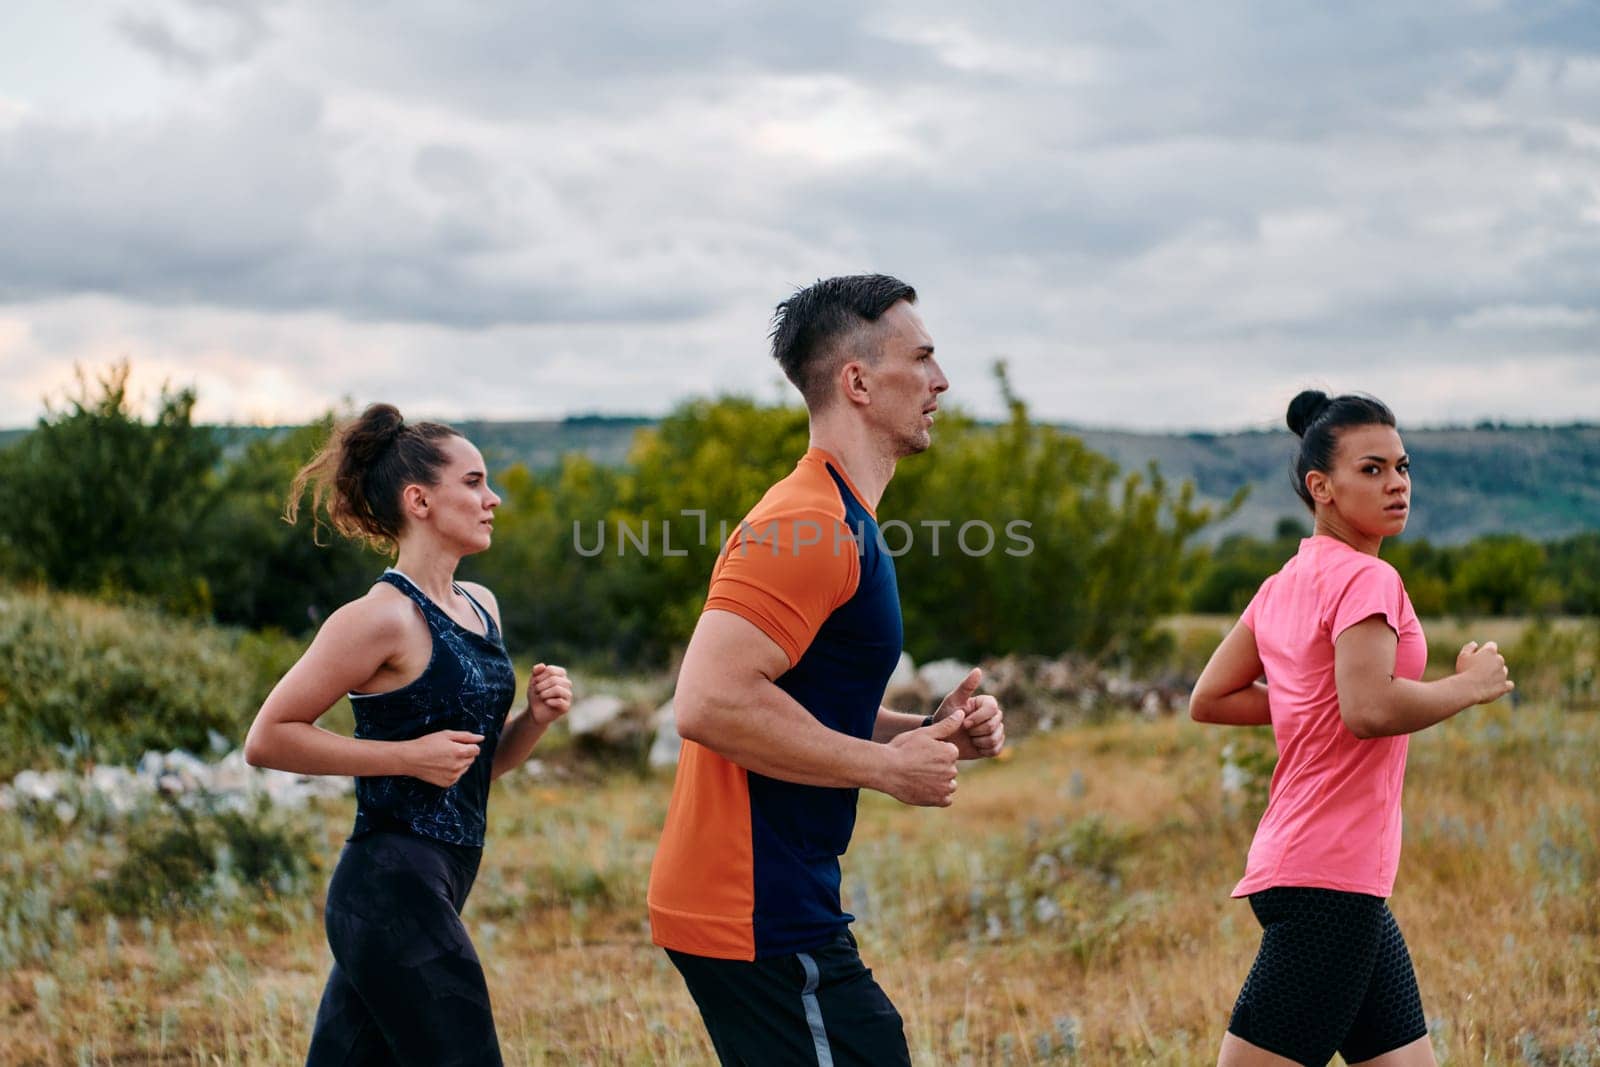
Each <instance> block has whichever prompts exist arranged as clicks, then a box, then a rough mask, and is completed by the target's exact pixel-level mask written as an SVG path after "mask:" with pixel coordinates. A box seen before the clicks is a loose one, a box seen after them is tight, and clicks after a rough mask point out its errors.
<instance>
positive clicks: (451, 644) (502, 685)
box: [350, 570, 517, 847]
mask: <svg viewBox="0 0 1600 1067" xmlns="http://www.w3.org/2000/svg"><path fill="white" fill-rule="evenodd" d="M378 581H380V582H387V583H388V584H390V585H392V586H394V587H395V588H396V589H398V590H400V591H401V592H402V593H404V594H406V595H407V596H408V597H410V598H411V599H412V601H413V602H414V603H415V604H416V605H417V608H418V609H419V610H420V611H421V612H422V617H423V619H424V620H426V622H427V624H428V634H429V636H430V637H432V638H433V653H432V655H431V656H430V658H429V660H428V665H427V667H425V668H424V669H423V671H422V674H421V675H419V676H418V677H417V678H416V679H415V680H413V681H411V682H408V683H407V684H405V685H403V686H401V687H400V688H399V689H393V690H390V691H389V692H387V693H351V694H350V707H351V708H352V709H353V710H354V712H355V720H356V731H355V735H356V736H357V737H359V738H365V739H371V740H375V741H409V740H411V739H412V738H416V737H422V736H424V735H426V734H431V733H434V732H435V731H438V730H468V731H471V732H472V733H475V734H482V735H483V742H482V743H481V744H480V746H479V753H478V758H477V759H476V760H474V761H473V764H472V766H471V767H469V768H468V769H467V773H466V774H463V775H462V776H461V777H460V778H458V779H457V780H456V783H455V784H454V785H452V786H450V787H448V788H440V787H439V786H436V785H430V784H428V783H427V782H424V781H423V780H422V779H420V778H411V777H408V776H400V775H395V776H381V777H368V778H357V779H356V823H355V829H354V830H352V831H351V833H350V837H351V839H352V840H353V839H355V838H358V837H362V836H364V835H366V834H369V833H372V832H374V831H377V830H390V831H398V832H400V833H410V834H417V835H420V836H422V837H427V838H431V839H433V840H435V841H443V842H445V843H446V844H451V845H470V846H475V847H481V846H482V845H483V831H484V823H485V815H486V812H487V809H488V801H489V775H490V769H491V768H492V767H493V766H494V750H495V745H496V743H497V742H498V741H499V739H500V729H501V727H503V726H504V725H505V721H506V713H507V712H509V711H510V710H511V701H512V699H513V697H514V696H515V695H516V689H517V675H516V669H515V668H514V667H512V665H511V657H510V656H509V655H507V654H506V647H505V643H504V642H503V641H502V640H501V639H500V630H499V628H498V627H497V626H495V624H494V620H493V619H492V618H490V617H489V613H488V612H487V611H485V610H483V607H482V605H480V604H479V603H478V602H477V601H476V600H474V599H473V598H472V595H471V594H469V593H467V592H466V590H464V589H462V588H461V587H460V586H456V587H455V588H456V590H457V591H458V592H460V593H461V594H462V595H464V596H466V598H467V599H468V600H470V601H472V606H473V607H474V608H476V609H477V611H478V614H479V616H481V617H482V619H483V622H484V628H485V631H486V632H485V633H482V634H478V633H474V632H473V631H471V630H468V629H466V628H464V627H463V626H461V625H460V624H459V623H457V622H456V621H455V620H454V619H452V618H451V617H450V616H449V615H447V614H445V612H444V609H442V608H440V607H439V605H437V604H435V603H434V602H433V601H432V600H430V599H428V597H427V596H426V594H424V593H423V592H422V590H421V589H418V588H417V587H416V585H415V584H413V583H412V581H411V579H409V578H407V577H406V576H405V575H403V574H401V573H400V572H399V571H396V570H388V571H385V572H384V573H383V575H382V576H381V577H379V579H378Z"/></svg>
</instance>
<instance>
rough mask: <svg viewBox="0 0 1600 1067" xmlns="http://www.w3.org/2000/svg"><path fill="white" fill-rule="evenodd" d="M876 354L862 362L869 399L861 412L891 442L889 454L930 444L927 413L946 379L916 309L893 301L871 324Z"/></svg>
mask: <svg viewBox="0 0 1600 1067" xmlns="http://www.w3.org/2000/svg"><path fill="white" fill-rule="evenodd" d="M873 332H874V333H875V334H876V335H877V336H876V341H877V343H878V345H879V349H878V358H877V359H876V360H875V361H872V360H869V361H867V362H865V363H863V364H862V366H863V371H864V374H865V376H866V380H867V383H868V387H869V389H870V395H871V397H872V402H871V404H870V405H869V406H868V407H867V410H866V416H867V418H868V419H869V420H870V421H871V422H872V423H873V425H874V426H876V427H877V428H878V429H879V430H880V431H881V432H882V433H883V434H884V436H885V437H886V438H887V439H888V440H889V441H890V442H892V444H893V448H894V454H895V458H896V459H898V458H900V457H902V456H911V455H915V454H916V453H918V452H922V451H924V450H926V449H927V447H928V446H929V445H930V444H932V443H933V436H932V429H933V413H934V412H935V411H937V410H938V407H939V394H940V393H942V392H944V391H945V390H946V389H949V388H950V382H949V380H948V379H947V378H945V376H944V371H942V370H940V369H939V363H938V361H937V360H935V359H934V358H933V338H931V337H929V336H928V329H927V327H926V326H924V325H923V324H922V317H921V316H920V315H918V314H917V309H916V308H914V307H912V306H911V305H910V304H908V303H907V302H906V301H904V300H901V301H898V302H896V303H895V304H894V306H892V307H891V308H889V310H888V311H885V312H884V313H883V314H882V315H881V316H879V318H878V321H877V322H876V323H874V324H873Z"/></svg>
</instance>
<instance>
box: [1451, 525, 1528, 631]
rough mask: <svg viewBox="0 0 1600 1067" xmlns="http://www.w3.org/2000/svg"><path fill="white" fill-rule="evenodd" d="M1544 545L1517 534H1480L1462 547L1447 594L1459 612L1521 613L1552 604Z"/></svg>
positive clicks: (1464, 613) (1463, 613) (1467, 613)
mask: <svg viewBox="0 0 1600 1067" xmlns="http://www.w3.org/2000/svg"><path fill="white" fill-rule="evenodd" d="M1544 564H1545V555H1544V548H1543V546H1541V545H1539V544H1537V543H1536V542H1533V541H1530V540H1528V539H1527V538H1526V537H1522V536H1520V535H1518V534H1495V535H1490V536H1486V537H1480V538H1478V539H1477V540H1476V541H1474V542H1472V543H1471V544H1469V545H1467V546H1466V547H1465V548H1464V549H1463V550H1462V554H1461V557H1460V560H1459V562H1458V563H1457V564H1456V567H1455V573H1454V574H1453V576H1452V577H1451V579H1450V588H1449V591H1448V594H1447V599H1448V603H1449V606H1450V610H1451V611H1453V612H1455V613H1457V614H1459V615H1518V614H1524V613H1527V612H1530V611H1537V610H1543V609H1545V608H1546V607H1548V606H1549V599H1550V590H1548V589H1547V588H1543V587H1542V583H1541V581H1540V578H1541V576H1542V572H1543V570H1544Z"/></svg>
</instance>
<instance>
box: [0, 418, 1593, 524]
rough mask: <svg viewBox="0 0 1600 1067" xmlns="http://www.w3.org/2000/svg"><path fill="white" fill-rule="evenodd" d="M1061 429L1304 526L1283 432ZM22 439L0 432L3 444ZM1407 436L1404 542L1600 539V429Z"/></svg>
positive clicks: (566, 423) (489, 445)
mask: <svg viewBox="0 0 1600 1067" xmlns="http://www.w3.org/2000/svg"><path fill="white" fill-rule="evenodd" d="M655 423H656V420H655V419H653V418H647V417H643V416H605V415H588V416H576V417H569V418H566V419H546V420H531V421H506V422H502V421H488V420H463V421H458V422H456V423H455V425H456V426H457V427H459V428H460V429H461V431H462V432H463V433H465V434H466V435H467V436H469V437H471V438H472V440H473V441H474V442H476V443H477V444H478V446H479V447H480V448H482V449H483V452H484V456H485V458H486V459H487V460H488V461H489V465H490V467H491V469H495V470H499V469H503V468H505V467H508V466H511V465H512V464H515V463H523V464H526V465H527V466H528V467H529V468H531V469H533V470H535V471H538V470H548V469H550V468H552V467H554V466H555V465H556V464H557V463H558V462H559V460H560V458H561V456H562V455H564V454H566V453H569V452H581V453H583V454H584V455H587V456H589V457H590V458H591V459H593V460H595V461H596V462H597V463H602V464H607V465H617V464H621V463H624V462H625V461H626V459H627V455H628V449H629V448H630V447H631V445H632V443H633V438H634V435H635V434H636V433H637V432H638V431H639V430H641V429H644V428H647V427H650V426H654V425H655ZM220 429H222V430H223V431H224V432H225V434H226V435H227V437H228V439H229V440H230V441H231V442H232V447H238V446H239V445H240V444H242V443H243V442H244V441H247V440H249V439H250V438H252V437H254V436H256V435H258V434H262V433H275V432H278V429H276V428H271V427H263V428H255V427H232V426H230V427H220ZM1061 429H1063V430H1066V431H1067V432H1069V433H1072V434H1074V435H1076V436H1078V437H1080V438H1082V440H1083V442H1084V443H1085V444H1086V445H1088V446H1089V447H1090V448H1092V449H1094V450H1095V451H1097V452H1100V453H1103V454H1104V455H1107V456H1109V457H1111V458H1112V459H1113V460H1115V461H1116V462H1117V463H1118V464H1119V465H1121V466H1122V467H1123V469H1125V470H1136V469H1142V468H1143V467H1144V466H1145V465H1146V464H1148V463H1150V462H1152V461H1154V462H1155V463H1156V465H1157V466H1158V467H1159V468H1160V469H1161V473H1162V474H1163V475H1164V476H1165V477H1166V478H1167V479H1168V480H1169V481H1172V482H1175V483H1176V482H1182V481H1184V480H1190V481H1193V482H1194V483H1195V490H1196V493H1197V495H1198V496H1199V497H1200V498H1201V499H1202V500H1204V501H1206V502H1209V503H1214V504H1221V503H1223V502H1225V501H1227V500H1228V499H1229V498H1230V497H1231V496H1232V495H1233V493H1234V492H1235V491H1236V490H1237V489H1238V488H1239V487H1240V486H1241V485H1248V486H1250V494H1249V496H1248V497H1247V499H1246V500H1245V503H1244V505H1243V506H1242V507H1241V508H1240V509H1239V511H1238V512H1237V513H1236V514H1234V515H1233V516H1232V517H1231V518H1229V519H1228V520H1227V521H1226V522H1223V523H1219V524H1217V525H1216V526H1213V527H1210V528H1208V529H1207V531H1206V534H1207V538H1208V539H1209V540H1217V539H1220V538H1221V537H1223V536H1226V535H1227V534H1230V533H1248V534H1255V535H1258V536H1269V535H1270V534H1271V533H1272V531H1273V527H1274V526H1276V525H1277V523H1278V521H1279V520H1280V519H1282V518H1284V517H1294V518H1298V519H1301V520H1302V521H1304V520H1305V519H1306V518H1307V515H1306V511H1305V508H1304V506H1303V505H1302V504H1301V503H1300V500H1299V498H1298V497H1296V496H1295V494H1294V490H1293V489H1292V488H1291V484H1290V474H1289V464H1290V462H1291V461H1292V458H1293V456H1294V445H1295V440H1294V438H1293V436H1291V435H1290V434H1289V433H1288V432H1287V431H1282V430H1278V431H1259V430H1255V431H1236V432H1229V433H1136V432H1130V431H1122V430H1101V429H1083V428H1080V427H1073V426H1062V427H1061ZM26 432H27V431H26V430H8V431H0V447H5V446H6V445H8V444H10V443H12V442H13V441H15V440H17V439H18V438H19V437H21V436H22V434H24V433H26ZM1403 436H1404V438H1405V442H1406V448H1407V449H1408V451H1409V452H1410V454H1411V457H1412V462H1413V475H1414V482H1415V490H1414V501H1415V505H1416V506H1415V510H1414V511H1413V513H1412V517H1411V522H1410V524H1409V526H1408V527H1407V531H1406V535H1407V536H1408V537H1412V538H1427V539H1428V540H1430V541H1433V542H1435V543H1436V544H1459V543H1461V542H1464V541H1470V540H1472V539H1473V538H1475V537H1478V536H1480V535H1482V534H1487V533H1520V534H1524V535H1526V536H1528V537H1532V538H1535V539H1537V540H1541V541H1544V540H1553V539H1557V538H1561V537H1566V536H1569V535H1571V534H1575V533H1580V532H1583V531H1586V530H1600V424H1593V423H1584V424H1575V425H1567V426H1508V425H1501V424H1493V425H1480V426H1476V427H1472V428H1445V429H1422V430H1410V431H1406V432H1404V434H1403ZM935 440H936V441H937V438H936V439H935ZM935 447H936V448H937V443H936V444H935Z"/></svg>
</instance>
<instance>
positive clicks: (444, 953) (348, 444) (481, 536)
mask: <svg viewBox="0 0 1600 1067" xmlns="http://www.w3.org/2000/svg"><path fill="white" fill-rule="evenodd" d="M308 488H309V490H310V492H311V501H312V511H313V521H316V515H317V513H319V512H322V511H324V510H325V511H326V513H327V516H328V520H329V521H330V522H331V523H332V525H333V527H334V529H335V530H337V531H338V532H339V533H341V534H343V535H344V536H346V537H350V538H354V539H360V540H365V541H367V542H369V543H371V544H373V545H375V546H378V547H380V548H383V549H386V550H389V551H393V552H395V553H397V558H396V560H395V565H394V566H393V567H391V568H390V569H388V570H386V571H384V573H383V574H382V575H381V576H379V578H378V581H377V582H376V584H374V585H373V587H372V589H371V590H370V591H369V592H368V593H367V594H366V595H365V596H363V597H361V598H360V599H358V600H354V601H351V602H350V603H348V604H346V605H344V606H343V607H341V608H340V609H339V610H337V611H335V612H334V613H333V614H332V615H330V616H329V617H328V620H327V622H325V623H323V625H322V627H321V629H320V630H318V631H317V635H316V638H315V639H314V640H313V641H312V642H311V645H310V647H309V648H307V649H306V651H305V653H304V655H302V656H301V657H300V659H299V661H298V662H297V663H295V665H294V666H293V667H291V668H290V669H289V672H288V673H287V674H285V675H284V676H283V678H282V679H281V680H280V681H279V682H278V684H277V686H276V687H274V689H273V690H272V693H271V694H270V695H269V696H268V697H267V699H266V702H265V703H264V704H262V706H261V710H260V712H259V713H257V715H256V720H255V722H254V724H252V725H251V727H250V734H249V736H248V737H247V738H246V740H245V759H246V760H247V761H248V762H249V763H251V764H252V765H253V766H257V767H275V768H277V769H279V770H285V771H294V772H296V773H299V774H337V775H352V776H354V777H355V779H356V817H355V828H354V830H352V832H351V834H350V837H349V840H348V841H347V842H346V843H345V847H344V851H343V852H342V853H341V855H340V857H339V863H338V866H337V867H335V868H334V872H333V877H332V880H331V881H330V883H329V886H328V897H327V906H326V913H325V925H326V927H327V934H328V945H329V947H330V948H331V949H332V950H333V958H334V965H333V970H332V973H330V974H329V976H328V983H327V986H326V988H325V989H324V991H323V994H322V1003H321V1006H320V1007H319V1008H318V1010H317V1019H316V1023H315V1025H314V1027H313V1031H312V1036H311V1049H310V1052H309V1053H308V1056H307V1061H306V1062H307V1063H308V1064H311V1065H320V1064H356V1063H404V1064H427V1065H429V1067H438V1065H442V1064H498V1063H500V1062H501V1058H500V1045H499V1040H498V1038H497V1037H496V1035H495V1026H494V1017H493V1015H492V1014H491V1012H490V1007H489V990H488V986H487V985H486V983H485V982H484V977H483V968H482V967H481V966H480V964H479V962H478V956H477V953H476V952H475V951H474V949H473V947H472V941H471V939H470V938H468V936H467V931H466V928H465V927H464V926H463V925H462V923H461V917H460V912H461V908H462V906H463V905H464V904H465V903H466V898H467V893H468V891H469V890H470V889H471V888H472V882H473V879H474V877H475V876H476V874H477V870H478V862H479V859H480V856H481V854H482V850H483V838H484V822H485V812H486V807H487V801H488V794H489V782H490V780H491V779H493V778H497V777H499V776H500V775H502V774H504V773H505V772H506V771H508V770H510V769H512V768H513V767H515V766H517V765H518V764H520V763H521V762H522V761H523V760H525V759H526V758H527V757H528V753H529V752H531V751H532V750H533V746H534V744H535V743H536V742H537V741H538V740H539V738H540V737H541V736H542V735H543V734H544V732H545V729H546V728H547V727H549V725H550V724H551V723H552V722H554V721H555V720H556V719H558V718H559V717H560V716H561V715H563V714H564V713H565V712H566V711H567V709H568V708H569V707H570V706H571V704H572V685H571V683H570V682H569V681H568V679H567V673H566V671H565V670H563V669H562V668H560V667H555V666H547V665H545V664H543V663H541V664H538V665H537V666H535V667H534V668H533V672H532V675H531V676H530V678H529V680H528V701H527V704H526V706H525V707H523V708H522V709H521V710H520V711H518V712H517V713H516V714H515V715H511V716H510V717H509V718H508V717H507V716H508V713H509V712H510V710H511V704H512V700H513V698H514V695H515V692H516V674H515V671H514V669H513V667H512V665H511V657H510V656H509V655H507V653H506V648H505V644H504V642H503V641H502V639H501V635H500V613H499V607H498V605H497V604H496V603H495V599H494V596H493V595H492V594H491V593H490V592H489V590H487V589H485V588H484V587H483V586H481V585H476V584H474V583H471V582H457V581H455V571H456V565H457V564H458V563H460V562H461V560H462V558H463V557H465V556H469V555H472V554H473V553H476V552H482V551H483V550H484V549H486V548H488V547H489V542H490V539H491V536H492V532H493V528H494V511H495V508H496V507H498V506H499V504H500V498H499V497H498V496H496V495H495V493H494V491H493V490H492V489H490V488H489V480H488V474H487V472H486V470H485V466H484V462H483V457H482V456H481V455H480V454H479V453H478V450H477V449H476V448H474V447H473V445H472V443H471V442H470V441H468V440H467V439H466V438H464V437H462V436H461V435H460V434H459V433H457V432H456V431H455V430H453V429H451V428H450V427H448V426H445V425H443V424H441V423H436V422H419V423H407V422H406V421H405V420H404V419H402V418H401V417H400V412H399V411H397V410H395V409H394V408H393V407H391V406H390V405H388V404H373V405H372V406H370V407H368V408H367V409H366V411H364V412H362V414H361V416H360V417H359V418H357V419H355V420H353V421H352V422H349V423H347V424H345V425H344V426H342V427H340V428H339V429H338V430H336V431H335V432H334V434H333V437H332V438H331V440H330V441H329V442H328V444H327V446H326V447H324V448H323V450H322V451H321V452H320V453H318V454H317V456H316V457H315V458H313V459H312V460H311V462H309V463H308V464H306V466H305V467H303V468H301V470H300V472H299V473H298V474H297V475H296V476H295V479H294V483H293V486H292V487H291V489H290V494H289V503H288V507H287V509H286V511H285V517H286V518H287V519H288V520H289V521H290V522H293V521H294V520H295V518H296V516H297V514H298V511H299V505H300V500H301V497H302V495H303V494H304V493H305V492H306V490H307V489H308ZM345 695H348V696H349V697H350V704H351V707H352V708H353V709H354V712H355V721H356V729H355V736H354V737H342V736H340V735H338V734H334V733H330V732H329V731H327V730H324V729H322V728H320V727H318V726H317V725H316V721H317V719H318V718H319V717H321V715H322V714H323V713H324V712H326V711H327V710H328V709H329V708H330V707H331V706H332V705H333V704H334V702H335V701H337V700H338V699H339V698H340V697H342V696H345Z"/></svg>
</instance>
